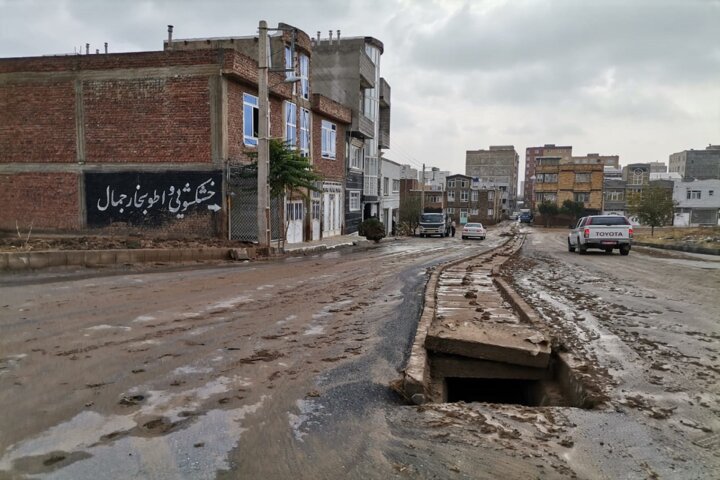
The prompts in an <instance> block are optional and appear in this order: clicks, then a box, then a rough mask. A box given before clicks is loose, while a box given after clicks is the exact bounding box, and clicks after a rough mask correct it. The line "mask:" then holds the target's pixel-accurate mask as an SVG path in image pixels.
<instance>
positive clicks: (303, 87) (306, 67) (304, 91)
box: [298, 53, 310, 100]
mask: <svg viewBox="0 0 720 480" xmlns="http://www.w3.org/2000/svg"><path fill="white" fill-rule="evenodd" d="M298 63H299V64H300V96H301V97H303V98H304V99H306V100H308V99H309V98H310V58H308V56H307V55H305V54H302V53H301V54H300V55H299V56H298Z"/></svg>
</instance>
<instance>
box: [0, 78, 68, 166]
mask: <svg viewBox="0 0 720 480" xmlns="http://www.w3.org/2000/svg"><path fill="white" fill-rule="evenodd" d="M75 138H76V136H75V88H74V86H73V82H71V81H63V82H52V83H47V84H42V83H37V84H34V83H31V84H6V85H0V163H27V162H39V163H46V162H54V163H68V162H75V161H76V153H75V152H76V146H75Z"/></svg>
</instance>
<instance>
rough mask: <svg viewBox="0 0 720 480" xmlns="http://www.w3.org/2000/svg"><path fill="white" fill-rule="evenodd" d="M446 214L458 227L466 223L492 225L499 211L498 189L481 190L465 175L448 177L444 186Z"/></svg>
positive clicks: (477, 183)
mask: <svg viewBox="0 0 720 480" xmlns="http://www.w3.org/2000/svg"><path fill="white" fill-rule="evenodd" d="M445 198H446V205H447V207H446V208H447V214H448V215H449V216H450V217H451V218H452V219H453V220H454V221H455V222H456V223H457V224H458V225H459V226H462V225H464V224H466V223H468V222H481V223H485V224H493V223H496V222H497V220H498V215H499V210H501V208H500V207H501V201H500V200H501V196H500V191H499V190H498V189H487V188H481V187H480V184H479V182H477V181H473V178H472V177H469V176H467V175H450V176H448V177H447V184H446V192H445Z"/></svg>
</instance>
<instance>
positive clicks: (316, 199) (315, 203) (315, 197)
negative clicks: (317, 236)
mask: <svg viewBox="0 0 720 480" xmlns="http://www.w3.org/2000/svg"><path fill="white" fill-rule="evenodd" d="M311 198H312V206H311V209H312V211H311V215H312V219H313V220H320V198H321V195H320V192H312V197H311Z"/></svg>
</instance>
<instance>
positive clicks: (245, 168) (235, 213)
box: [227, 165, 283, 242]
mask: <svg viewBox="0 0 720 480" xmlns="http://www.w3.org/2000/svg"><path fill="white" fill-rule="evenodd" d="M227 191H228V195H229V204H230V214H229V215H228V223H229V226H228V227H229V228H228V231H229V236H230V240H240V241H243V242H257V241H258V234H257V226H258V225H257V169H256V168H255V167H254V166H253V165H229V166H228V171H227ZM282 213H283V212H282V199H279V198H271V199H270V225H271V236H272V239H273V240H277V239H278V238H280V234H281V233H280V232H282V230H283V229H281V228H280V226H281V225H282V221H283V219H282ZM278 214H279V215H278Z"/></svg>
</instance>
